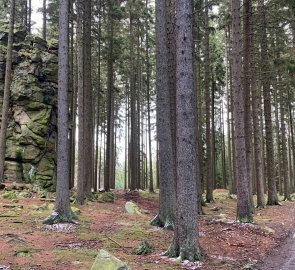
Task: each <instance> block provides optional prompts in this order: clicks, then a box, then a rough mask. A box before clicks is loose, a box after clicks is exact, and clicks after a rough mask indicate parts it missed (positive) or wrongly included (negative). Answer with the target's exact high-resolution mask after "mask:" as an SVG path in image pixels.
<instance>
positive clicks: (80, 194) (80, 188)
mask: <svg viewBox="0 0 295 270" xmlns="http://www.w3.org/2000/svg"><path fill="white" fill-rule="evenodd" d="M83 5H84V4H83V1H81V0H78V1H77V2H76V8H77V29H76V31H77V69H78V125H79V128H78V136H79V145H78V184H77V201H78V202H79V203H81V204H83V203H84V200H85V197H86V196H85V185H84V176H85V172H84V169H85V166H84V162H86V160H85V157H84V149H83V147H84V140H85V138H84V119H85V116H84V68H83V67H84V39H83V12H84V11H83V7H84V6H83Z"/></svg>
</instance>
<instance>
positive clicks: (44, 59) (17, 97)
mask: <svg viewBox="0 0 295 270" xmlns="http://www.w3.org/2000/svg"><path fill="white" fill-rule="evenodd" d="M7 37H8V27H6V25H5V24H1V26H0V110H1V111H2V100H3V89H4V75H5V65H6V60H5V58H6V46H7ZM57 50H58V48H57V43H56V42H55V41H52V42H50V45H49V44H48V43H47V41H46V40H43V39H42V38H40V37H37V36H34V35H27V33H26V31H25V29H23V28H22V27H20V26H16V29H15V32H14V46H13V70H12V83H11V88H10V91H11V95H10V110H9V121H8V130H7V140H6V162H5V173H4V177H5V181H13V182H24V183H35V184H37V185H39V186H40V189H48V190H49V191H53V190H54V188H55V171H56V152H55V145H56V133H57V127H56V118H57V116H56V113H57V109H56V105H57V71H58V63H57V53H58V51H57Z"/></svg>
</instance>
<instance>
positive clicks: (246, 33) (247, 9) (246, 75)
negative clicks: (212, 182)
mask: <svg viewBox="0 0 295 270" xmlns="http://www.w3.org/2000/svg"><path fill="white" fill-rule="evenodd" d="M250 34H251V0H243V88H244V92H245V136H246V138H245V139H246V162H247V178H248V183H249V201H250V203H251V207H252V208H254V202H253V168H252V157H253V151H252V149H253V145H252V121H251V104H250V102H251V89H250V84H249V81H250V49H251V47H250V43H251V36H250Z"/></svg>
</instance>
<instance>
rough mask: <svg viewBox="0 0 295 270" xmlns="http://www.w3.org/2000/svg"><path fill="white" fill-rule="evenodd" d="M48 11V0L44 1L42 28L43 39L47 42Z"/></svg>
mask: <svg viewBox="0 0 295 270" xmlns="http://www.w3.org/2000/svg"><path fill="white" fill-rule="evenodd" d="M46 17H47V9H46V0H43V27H42V37H43V39H45V40H46V30H47V29H46V28H47V18H46Z"/></svg>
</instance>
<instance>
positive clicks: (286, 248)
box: [256, 234, 295, 270]
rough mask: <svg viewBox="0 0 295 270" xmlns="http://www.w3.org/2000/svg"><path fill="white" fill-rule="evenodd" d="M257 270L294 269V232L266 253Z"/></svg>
mask: <svg viewBox="0 0 295 270" xmlns="http://www.w3.org/2000/svg"><path fill="white" fill-rule="evenodd" d="M256 269H257V270H295V234H294V235H291V236H290V237H288V238H287V239H286V240H285V241H284V242H283V243H282V244H281V245H280V246H279V247H277V248H275V249H274V250H273V251H272V252H271V254H270V255H268V256H267V257H266V258H265V260H264V263H263V264H260V265H258V266H257V268H256Z"/></svg>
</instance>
